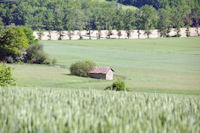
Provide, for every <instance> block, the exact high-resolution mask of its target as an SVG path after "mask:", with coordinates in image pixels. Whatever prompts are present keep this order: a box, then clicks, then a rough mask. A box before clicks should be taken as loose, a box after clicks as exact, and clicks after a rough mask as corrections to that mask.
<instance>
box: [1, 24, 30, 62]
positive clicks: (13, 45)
mask: <svg viewBox="0 0 200 133" xmlns="http://www.w3.org/2000/svg"><path fill="white" fill-rule="evenodd" d="M28 46H29V41H28V39H27V36H26V34H25V33H24V30H23V28H22V27H15V26H13V27H10V28H8V29H2V30H1V32H0V60H4V59H5V57H7V56H11V57H13V58H16V57H17V56H20V55H22V54H23V52H24V51H25V50H26V48H28Z"/></svg>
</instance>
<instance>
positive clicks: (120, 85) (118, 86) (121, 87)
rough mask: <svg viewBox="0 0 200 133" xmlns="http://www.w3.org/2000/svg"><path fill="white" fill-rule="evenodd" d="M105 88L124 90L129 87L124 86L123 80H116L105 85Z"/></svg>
mask: <svg viewBox="0 0 200 133" xmlns="http://www.w3.org/2000/svg"><path fill="white" fill-rule="evenodd" d="M105 90H115V91H125V90H129V89H128V88H126V86H125V82H124V81H122V80H117V81H115V82H113V83H112V85H111V86H108V87H106V88H105Z"/></svg>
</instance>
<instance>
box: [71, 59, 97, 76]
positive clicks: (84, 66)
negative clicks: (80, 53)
mask: <svg viewBox="0 0 200 133" xmlns="http://www.w3.org/2000/svg"><path fill="white" fill-rule="evenodd" d="M95 66H96V64H95V63H94V62H91V61H78V62H76V63H74V64H72V65H71V66H70V71H71V74H72V75H77V76H81V77H87V76H88V72H89V71H90V70H92V69H93V68H94V67H95Z"/></svg>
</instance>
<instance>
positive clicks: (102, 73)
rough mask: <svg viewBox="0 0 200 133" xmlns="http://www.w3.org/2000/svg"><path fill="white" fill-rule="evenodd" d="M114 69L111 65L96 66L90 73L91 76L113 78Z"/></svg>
mask: <svg viewBox="0 0 200 133" xmlns="http://www.w3.org/2000/svg"><path fill="white" fill-rule="evenodd" d="M113 72H114V70H113V69H112V68H111V67H95V68H94V69H93V70H91V71H89V73H88V75H89V77H91V78H96V79H105V80H113V76H114V74H113Z"/></svg>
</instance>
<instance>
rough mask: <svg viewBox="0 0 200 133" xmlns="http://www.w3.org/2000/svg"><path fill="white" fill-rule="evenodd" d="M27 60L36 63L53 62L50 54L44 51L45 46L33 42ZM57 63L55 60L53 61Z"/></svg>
mask: <svg viewBox="0 0 200 133" xmlns="http://www.w3.org/2000/svg"><path fill="white" fill-rule="evenodd" d="M26 52H27V54H26V57H25V62H28V63H35V64H51V60H50V58H49V56H48V55H47V54H46V53H45V52H44V50H43V46H42V45H40V44H33V45H31V46H30V47H29V48H28V49H27V51H26ZM53 63H55V61H53Z"/></svg>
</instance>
